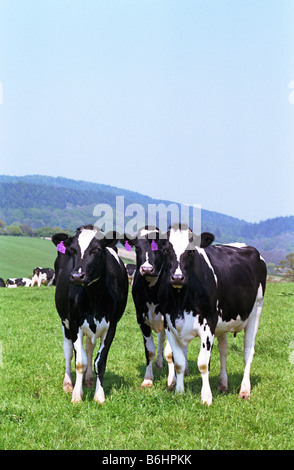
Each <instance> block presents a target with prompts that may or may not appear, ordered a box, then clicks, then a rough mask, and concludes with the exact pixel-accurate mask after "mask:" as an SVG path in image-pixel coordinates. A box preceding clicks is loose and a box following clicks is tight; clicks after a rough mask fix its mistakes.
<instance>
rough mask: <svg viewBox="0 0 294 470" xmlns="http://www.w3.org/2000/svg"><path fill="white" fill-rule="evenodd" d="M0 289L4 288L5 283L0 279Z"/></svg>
mask: <svg viewBox="0 0 294 470" xmlns="http://www.w3.org/2000/svg"><path fill="white" fill-rule="evenodd" d="M0 287H5V282H4V280H3V279H2V277H0Z"/></svg>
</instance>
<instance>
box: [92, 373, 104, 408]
mask: <svg viewBox="0 0 294 470" xmlns="http://www.w3.org/2000/svg"><path fill="white" fill-rule="evenodd" d="M94 400H95V401H96V403H100V404H102V403H104V402H105V393H104V389H103V387H102V385H101V383H100V380H99V377H98V376H97V381H96V389H95V395H94Z"/></svg>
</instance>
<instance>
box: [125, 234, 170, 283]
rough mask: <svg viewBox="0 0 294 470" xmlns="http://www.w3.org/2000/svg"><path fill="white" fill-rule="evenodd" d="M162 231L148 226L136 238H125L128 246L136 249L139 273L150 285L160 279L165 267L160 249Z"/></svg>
mask: <svg viewBox="0 0 294 470" xmlns="http://www.w3.org/2000/svg"><path fill="white" fill-rule="evenodd" d="M159 237H160V231H159V229H158V228H157V227H150V226H146V227H144V228H142V229H140V230H139V231H138V233H137V236H136V237H135V238H130V237H128V236H127V235H126V236H125V241H126V245H125V247H126V248H127V247H128V246H134V247H135V249H136V263H137V271H138V273H140V275H141V276H142V277H144V278H145V279H146V280H147V281H148V282H149V283H150V285H151V286H152V285H154V284H155V283H156V281H157V279H158V276H159V274H160V272H161V269H162V265H163V254H162V252H161V251H160V250H159V249H158V242H159Z"/></svg>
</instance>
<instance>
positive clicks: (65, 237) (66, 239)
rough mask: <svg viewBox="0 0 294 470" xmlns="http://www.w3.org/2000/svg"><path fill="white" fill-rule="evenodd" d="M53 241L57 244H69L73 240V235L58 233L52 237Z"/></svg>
mask: <svg viewBox="0 0 294 470" xmlns="http://www.w3.org/2000/svg"><path fill="white" fill-rule="evenodd" d="M51 240H52V242H53V243H54V245H55V246H57V245H58V244H59V243H60V242H65V243H64V244H68V243H69V242H70V240H71V237H70V236H69V235H67V233H56V234H55V235H53V236H52V238H51Z"/></svg>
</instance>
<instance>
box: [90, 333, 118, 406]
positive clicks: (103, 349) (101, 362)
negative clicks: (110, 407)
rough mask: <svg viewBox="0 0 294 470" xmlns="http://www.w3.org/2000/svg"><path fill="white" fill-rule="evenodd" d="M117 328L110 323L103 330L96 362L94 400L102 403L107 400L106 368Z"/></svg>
mask: <svg viewBox="0 0 294 470" xmlns="http://www.w3.org/2000/svg"><path fill="white" fill-rule="evenodd" d="M115 330H116V325H110V326H109V327H108V328H107V329H105V330H104V331H103V333H102V334H101V336H100V338H101V344H100V348H99V351H98V354H97V356H96V359H95V362H94V367H95V372H96V375H97V381H96V389H95V395H94V400H95V401H96V403H101V404H102V403H104V402H105V394H104V389H103V378H104V373H105V369H106V361H107V356H108V352H109V348H110V346H111V343H112V341H113V338H114V335H115Z"/></svg>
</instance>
